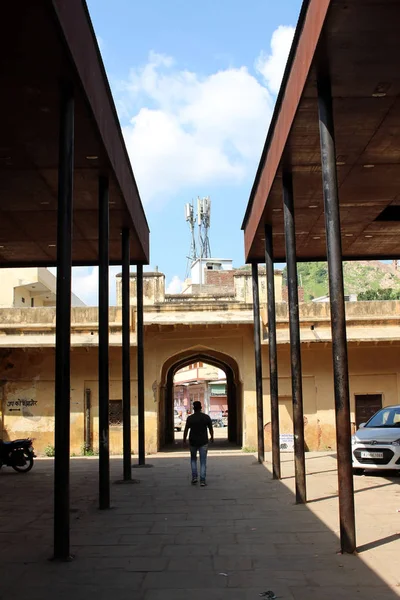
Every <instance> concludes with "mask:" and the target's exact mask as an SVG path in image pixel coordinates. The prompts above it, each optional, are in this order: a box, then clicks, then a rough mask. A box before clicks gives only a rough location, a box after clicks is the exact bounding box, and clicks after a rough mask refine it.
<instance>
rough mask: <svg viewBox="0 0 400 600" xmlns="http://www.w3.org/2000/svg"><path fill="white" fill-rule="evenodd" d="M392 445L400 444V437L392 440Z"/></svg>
mask: <svg viewBox="0 0 400 600" xmlns="http://www.w3.org/2000/svg"><path fill="white" fill-rule="evenodd" d="M392 446H400V438H399V439H398V440H395V441H394V442H392Z"/></svg>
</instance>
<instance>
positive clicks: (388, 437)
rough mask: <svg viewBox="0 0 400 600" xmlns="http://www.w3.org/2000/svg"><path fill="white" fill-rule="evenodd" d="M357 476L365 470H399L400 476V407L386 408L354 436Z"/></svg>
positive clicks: (354, 467) (354, 463) (354, 469)
mask: <svg viewBox="0 0 400 600" xmlns="http://www.w3.org/2000/svg"><path fill="white" fill-rule="evenodd" d="M351 444H352V454H353V473H354V474H355V475H362V474H363V473H364V470H365V469H374V470H378V469H379V470H380V469H382V470H397V471H398V472H399V474H400V405H399V404H397V405H395V406H385V408H382V409H381V410H379V411H378V412H377V413H375V414H374V416H373V417H371V418H370V420H369V421H367V422H366V423H361V425H360V428H359V429H358V430H357V431H356V433H355V434H354V435H353V436H352V439H351Z"/></svg>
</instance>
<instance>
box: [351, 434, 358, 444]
mask: <svg viewBox="0 0 400 600" xmlns="http://www.w3.org/2000/svg"><path fill="white" fill-rule="evenodd" d="M351 443H352V445H353V446H354V444H357V443H358V439H357V438H356V436H355V435H352V436H351Z"/></svg>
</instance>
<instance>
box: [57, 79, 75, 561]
mask: <svg viewBox="0 0 400 600" xmlns="http://www.w3.org/2000/svg"><path fill="white" fill-rule="evenodd" d="M60 92H61V93H60V130H59V155H58V207H57V302H56V365H55V367H56V368H55V423H54V438H55V441H54V446H55V459H54V558H55V559H58V560H68V559H69V557H70V549H69V545H70V539H69V452H70V388H71V385H70V377H71V369H70V366H71V365H70V353H71V267H72V210H73V201H72V199H73V184H74V93H73V87H72V85H71V84H65V85H62V87H61V90H60Z"/></svg>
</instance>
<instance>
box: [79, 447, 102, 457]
mask: <svg viewBox="0 0 400 600" xmlns="http://www.w3.org/2000/svg"><path fill="white" fill-rule="evenodd" d="M98 455H99V449H98V448H86V446H85V444H82V446H81V456H98Z"/></svg>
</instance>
